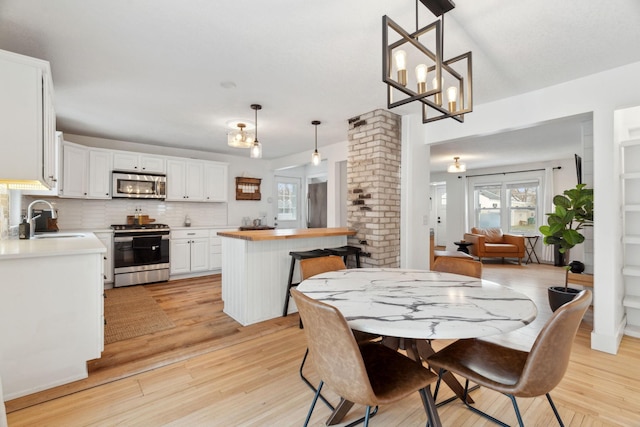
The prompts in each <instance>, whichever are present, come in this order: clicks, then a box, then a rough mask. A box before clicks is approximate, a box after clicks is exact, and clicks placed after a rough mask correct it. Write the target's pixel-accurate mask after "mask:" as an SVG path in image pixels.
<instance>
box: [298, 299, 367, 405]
mask: <svg viewBox="0 0 640 427" xmlns="http://www.w3.org/2000/svg"><path fill="white" fill-rule="evenodd" d="M291 296H293V299H294V301H295V302H296V306H297V307H298V311H299V312H300V317H301V318H302V321H303V322H304V330H305V333H306V336H307V343H308V346H309V352H310V353H311V358H312V360H313V362H314V364H315V367H316V370H317V371H318V374H319V376H320V378H322V380H323V381H324V382H325V383H326V384H327V385H329V387H331V388H332V389H333V390H334V391H335V392H336V393H338V395H340V397H342V398H344V399H346V400H349V401H351V402H355V403H361V404H369V403H368V402H376V395H375V393H374V391H373V388H372V386H371V383H370V381H369V377H368V375H367V370H366V368H365V365H364V361H363V360H362V356H361V354H360V350H359V348H358V344H357V343H356V340H355V338H354V336H353V333H352V332H351V328H349V325H348V324H347V321H346V320H345V318H344V317H343V316H342V314H341V313H340V311H338V309H337V308H335V307H332V306H330V305H328V304H325V303H323V302H321V301H316V300H314V299H312V298H309V297H308V296H306V295H304V294H303V293H302V292H300V291H298V290H297V289H292V290H291Z"/></svg>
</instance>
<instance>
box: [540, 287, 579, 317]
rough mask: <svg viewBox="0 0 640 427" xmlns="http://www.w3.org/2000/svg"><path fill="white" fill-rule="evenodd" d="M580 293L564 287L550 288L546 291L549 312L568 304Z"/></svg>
mask: <svg viewBox="0 0 640 427" xmlns="http://www.w3.org/2000/svg"><path fill="white" fill-rule="evenodd" d="M578 293H580V289H575V288H566V289H565V287H564V286H551V287H549V288H548V289H547V295H548V296H549V307H551V311H556V310H557V309H559V308H560V307H561V306H562V305H564V304H566V303H568V302H569V301H571V300H572V299H574V298H575V296H576V295H578Z"/></svg>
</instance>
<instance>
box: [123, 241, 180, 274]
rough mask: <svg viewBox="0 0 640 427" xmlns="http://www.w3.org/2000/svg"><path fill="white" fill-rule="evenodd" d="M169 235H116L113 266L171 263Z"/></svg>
mask: <svg viewBox="0 0 640 427" xmlns="http://www.w3.org/2000/svg"><path fill="white" fill-rule="evenodd" d="M166 237H167V236H159V235H153V236H134V237H116V238H115V239H114V243H113V266H114V267H115V268H116V269H117V268H124V267H135V266H143V265H151V264H168V263H169V239H168V238H166Z"/></svg>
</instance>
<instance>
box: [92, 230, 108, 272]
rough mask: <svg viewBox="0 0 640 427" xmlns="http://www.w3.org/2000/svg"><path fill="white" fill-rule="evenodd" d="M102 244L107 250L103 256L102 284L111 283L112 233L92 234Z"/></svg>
mask: <svg viewBox="0 0 640 427" xmlns="http://www.w3.org/2000/svg"><path fill="white" fill-rule="evenodd" d="M93 234H95V235H96V237H97V238H98V239H100V241H101V242H102V244H103V245H104V246H105V248H107V252H106V253H105V254H104V256H103V260H104V271H103V277H104V283H105V284H107V283H113V232H96V233H93Z"/></svg>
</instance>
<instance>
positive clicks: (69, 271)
mask: <svg viewBox="0 0 640 427" xmlns="http://www.w3.org/2000/svg"><path fill="white" fill-rule="evenodd" d="M50 240H59V241H60V242H58V243H53V242H42V241H38V240H34V241H28V243H24V242H22V241H21V242H19V243H16V245H19V246H20V247H24V246H25V245H26V246H27V247H28V248H31V251H29V250H28V249H25V252H24V255H22V253H21V254H20V255H13V256H9V257H7V256H0V277H2V278H3V283H16V284H18V283H19V286H0V336H1V337H2V340H0V376H1V377H2V385H3V392H4V399H5V400H11V399H16V398H18V397H21V396H25V395H27V394H32V393H35V392H38V391H41V390H44V389H48V388H52V387H56V386H59V385H62V384H66V383H69V382H72V381H77V380H81V379H83V378H86V377H87V361H88V360H92V359H97V358H99V357H100V355H101V352H102V350H103V348H104V317H103V301H104V300H103V293H104V288H103V286H104V285H103V281H102V262H103V259H102V258H103V257H102V255H103V253H102V252H104V248H103V247H102V245H101V244H100V242H99V241H98V239H96V238H95V237H94V236H93V234H91V233H89V235H87V236H86V237H83V238H79V239H50ZM7 242H8V243H7ZM4 244H5V245H6V244H11V242H9V241H4ZM16 325H19V327H17V326H16Z"/></svg>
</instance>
